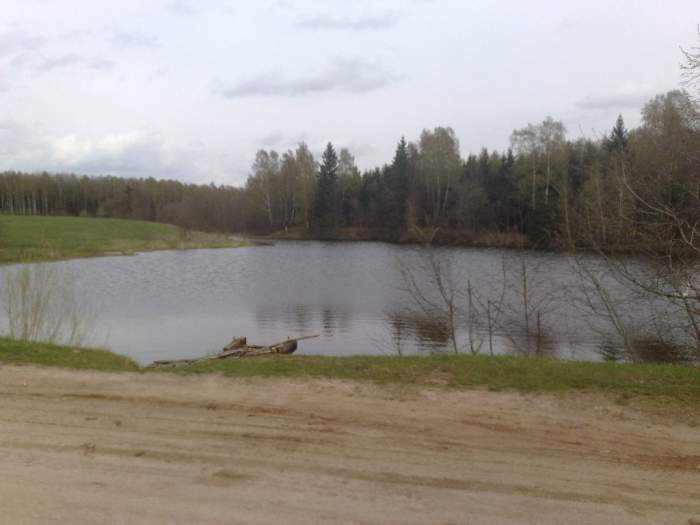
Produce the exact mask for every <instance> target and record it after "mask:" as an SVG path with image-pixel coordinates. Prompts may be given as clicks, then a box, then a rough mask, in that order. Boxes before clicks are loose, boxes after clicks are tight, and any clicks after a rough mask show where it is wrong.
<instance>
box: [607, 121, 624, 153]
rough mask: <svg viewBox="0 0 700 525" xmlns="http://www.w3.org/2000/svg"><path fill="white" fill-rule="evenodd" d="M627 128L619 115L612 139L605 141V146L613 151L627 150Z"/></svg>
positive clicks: (611, 135)
mask: <svg viewBox="0 0 700 525" xmlns="http://www.w3.org/2000/svg"><path fill="white" fill-rule="evenodd" d="M627 141H628V136H627V128H625V121H624V120H623V119H622V115H618V117H617V121H616V122H615V127H614V128H613V129H612V131H611V132H610V137H608V139H607V140H606V141H605V145H606V146H607V148H608V149H609V150H611V151H625V150H626V149H627Z"/></svg>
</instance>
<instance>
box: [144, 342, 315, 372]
mask: <svg viewBox="0 0 700 525" xmlns="http://www.w3.org/2000/svg"><path fill="white" fill-rule="evenodd" d="M314 337H320V335H319V334H316V335H306V336H304V337H296V338H294V339H287V340H286V341H281V342H279V343H275V344H272V345H268V346H257V345H249V344H248V340H247V339H246V338H245V337H234V338H233V339H232V340H231V342H230V343H229V344H227V345H226V346H225V347H224V348H223V349H222V350H221V352H219V353H218V354H214V355H211V356H207V357H202V358H199V359H175V360H170V361H154V362H153V363H152V364H151V365H150V367H151V368H178V367H181V366H187V365H191V364H193V363H200V362H203V361H212V360H217V359H229V358H241V357H256V356H263V355H274V354H280V355H288V354H293V353H294V352H295V351H296V349H297V347H298V343H299V341H302V340H304V339H313V338H314Z"/></svg>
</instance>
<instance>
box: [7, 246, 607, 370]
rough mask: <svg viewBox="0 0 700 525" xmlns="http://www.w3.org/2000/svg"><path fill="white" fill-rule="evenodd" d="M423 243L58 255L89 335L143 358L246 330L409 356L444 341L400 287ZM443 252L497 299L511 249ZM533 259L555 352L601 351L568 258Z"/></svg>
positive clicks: (334, 348) (326, 346) (498, 346)
mask: <svg viewBox="0 0 700 525" xmlns="http://www.w3.org/2000/svg"><path fill="white" fill-rule="evenodd" d="M419 250H420V248H417V247H405V246H394V245H389V244H381V243H324V242H278V243H277V244H275V245H274V246H255V247H248V248H237V249H223V250H195V251H168V252H152V253H143V254H138V255H135V256H133V257H105V258H96V259H82V260H75V261H66V262H60V263H51V264H52V265H56V266H58V267H60V268H61V269H64V268H65V269H68V270H69V271H71V272H73V273H74V274H76V275H77V286H78V288H79V293H80V295H81V297H82V298H83V300H84V301H87V304H89V308H90V310H91V311H94V312H95V313H96V316H97V321H96V323H95V326H94V329H93V331H92V335H91V336H90V340H89V341H88V342H89V343H90V344H96V345H101V346H107V347H109V348H110V349H112V350H113V351H115V352H118V353H121V354H125V355H128V356H130V357H132V358H135V359H137V360H138V361H140V362H142V363H147V362H151V361H153V360H157V359H170V358H172V359H175V358H183V357H196V356H202V355H206V354H208V353H212V352H216V351H218V350H220V349H221V347H223V346H224V345H225V344H226V343H227V342H228V341H229V340H230V339H231V338H232V337H233V336H243V335H245V336H247V337H248V340H249V342H252V343H256V344H269V343H274V342H277V341H281V340H284V339H286V338H287V337H289V336H300V335H306V334H315V333H319V334H321V337H320V338H317V339H312V340H308V341H304V342H302V343H300V349H299V353H303V354H324V355H350V354H396V353H398V352H401V353H404V354H410V353H420V352H429V351H435V350H445V349H446V345H445V341H444V339H443V337H442V336H441V335H440V334H439V333H436V331H435V330H433V329H431V327H430V326H429V325H427V324H426V323H425V322H424V321H422V320H421V319H420V318H419V317H418V316H417V315H416V314H415V312H412V310H414V309H413V308H412V306H413V303H412V302H411V300H410V299H409V297H408V296H407V295H406V293H405V292H404V291H403V290H402V284H403V280H402V278H401V273H400V271H399V270H398V264H399V263H398V261H403V264H411V263H412V262H415V261H418V260H419V258H420V256H419V255H418V252H419ZM447 253H448V257H449V259H450V260H451V261H452V263H453V270H454V272H455V275H457V276H458V277H459V281H460V282H466V280H467V279H469V280H470V282H471V283H472V285H473V286H474V288H475V289H478V291H479V293H481V294H483V295H484V296H486V295H489V294H491V295H493V296H494V300H495V297H496V296H497V295H498V294H499V293H500V292H498V291H496V290H495V288H497V287H494V286H493V282H494V281H495V280H498V278H499V276H500V275H501V273H502V260H503V257H504V256H506V257H507V256H508V252H502V251H499V250H482V249H469V248H449V249H448V251H447ZM527 257H530V258H536V259H537V261H538V270H537V271H538V272H539V273H540V275H539V279H540V281H539V282H540V284H539V285H538V286H539V287H540V289H542V288H543V287H548V288H551V290H554V291H558V292H559V293H558V296H559V298H558V299H557V300H556V301H554V302H552V301H548V304H547V306H546V308H544V307H543V312H544V313H543V314H542V315H543V320H542V322H543V325H544V326H546V328H547V331H548V337H549V339H548V342H549V344H550V346H551V349H552V351H553V352H556V353H557V354H558V355H560V356H563V357H573V358H580V359H598V354H597V352H596V348H597V347H598V346H599V345H600V343H601V341H602V339H601V337H602V336H601V334H600V333H599V332H598V331H596V330H592V329H591V328H590V326H589V323H587V322H586V321H585V320H584V319H583V318H582V316H581V314H580V312H578V311H577V310H576V309H575V308H574V306H572V304H571V300H570V298H569V296H568V295H567V294H564V293H562V291H563V290H565V289H566V288H567V287H569V286H571V284H572V283H575V282H576V276H575V275H574V274H573V272H572V270H571V267H570V265H569V263H568V262H567V259H566V257H565V256H561V255H534V254H531V255H528V256H527ZM8 268H11V267H6V268H3V269H0V274H2V273H3V272H6V271H8ZM0 277H2V275H0ZM541 291H542V292H544V290H541ZM508 293H510V294H513V293H514V292H513V291H512V290H511V291H509V292H508ZM512 298H513V300H515V299H516V298H515V297H512ZM502 324H503V326H500V327H498V328H494V332H495V334H494V337H493V338H492V343H493V344H492V346H491V348H493V351H494V352H495V353H503V352H510V351H513V341H514V335H515V336H517V335H518V334H512V333H511V334H509V333H508V330H509V327H508V323H502ZM512 329H513V330H516V331H517V328H512ZM480 338H481V339H480V340H481V341H483V343H482V346H481V351H482V352H483V353H488V352H489V351H490V347H489V345H488V342H487V341H486V338H485V336H484V334H483V331H482V333H481V335H480Z"/></svg>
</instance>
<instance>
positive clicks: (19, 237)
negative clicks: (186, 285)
mask: <svg viewBox="0 0 700 525" xmlns="http://www.w3.org/2000/svg"><path fill="white" fill-rule="evenodd" d="M240 245H241V243H240V242H236V241H231V240H229V239H227V238H226V237H225V236H223V235H215V234H207V233H201V232H192V233H191V234H190V236H189V237H188V238H187V239H185V238H184V237H183V234H182V230H181V229H180V228H177V227H176V226H172V225H170V224H160V223H155V222H147V221H132V220H124V219H93V218H83V217H38V216H31V217H25V216H17V215H0V262H18V261H39V260H57V259H70V258H77V257H93V256H98V255H108V254H125V255H128V254H133V253H134V252H140V251H150V250H168V249H176V248H188V249H189V248H223V247H234V246H240Z"/></svg>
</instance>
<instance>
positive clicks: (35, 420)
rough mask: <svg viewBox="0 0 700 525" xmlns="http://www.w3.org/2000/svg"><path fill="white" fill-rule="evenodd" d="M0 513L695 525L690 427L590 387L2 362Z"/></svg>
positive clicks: (80, 518)
mask: <svg viewBox="0 0 700 525" xmlns="http://www.w3.org/2000/svg"><path fill="white" fill-rule="evenodd" d="M0 399H1V400H2V401H1V402H0V467H1V468H2V476H0V516H1V517H2V520H1V521H2V523H8V524H25V523H32V524H34V523H73V524H78V525H79V524H88V523H97V522H100V523H178V524H179V523H182V524H190V523H205V524H208V523H212V524H214V523H216V524H219V523H221V524H224V523H226V524H228V523H291V524H295V523H299V524H302V523H303V524H307V523H377V524H379V523H397V524H399V523H400V524H410V523H416V524H427V523H445V524H448V523H454V524H458V523H459V524H461V523H469V524H482V523H483V524H499V523H503V524H506V523H508V524H512V523H533V524H534V523H537V524H546V523H567V524H575V523H617V524H625V523H630V524H635V525H636V524H640V523H650V524H652V523H653V524H666V523H668V524H683V525H685V524H687V523H688V522H689V520H690V519H700V428H694V427H693V426H689V425H688V424H686V423H684V422H682V421H676V420H674V419H673V418H663V417H659V416H653V415H650V414H646V413H643V412H639V411H635V410H632V409H627V408H622V407H619V406H616V405H613V404H611V403H609V402H608V401H606V400H605V399H604V398H601V397H596V396H589V395H586V396H583V395H567V396H563V397H557V396H553V395H521V394H516V393H494V392H486V391H445V390H439V389H436V390H431V389H417V388H400V387H380V386H375V385H368V384H358V383H353V382H344V381H332V380H278V379H252V380H240V379H227V378H224V377H221V376H215V375H210V376H198V377H178V376H174V375H169V374H106V373H93V372H75V371H66V370H56V369H46V368H35V367H15V366H7V365H2V366H0Z"/></svg>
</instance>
